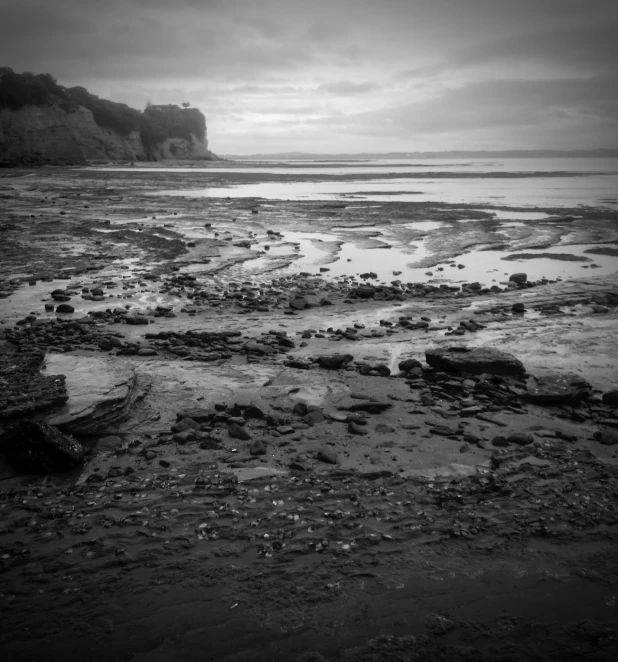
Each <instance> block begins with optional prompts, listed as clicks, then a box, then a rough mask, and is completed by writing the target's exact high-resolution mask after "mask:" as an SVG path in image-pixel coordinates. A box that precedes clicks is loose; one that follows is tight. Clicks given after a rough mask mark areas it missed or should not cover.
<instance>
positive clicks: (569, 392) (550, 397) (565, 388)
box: [526, 373, 591, 405]
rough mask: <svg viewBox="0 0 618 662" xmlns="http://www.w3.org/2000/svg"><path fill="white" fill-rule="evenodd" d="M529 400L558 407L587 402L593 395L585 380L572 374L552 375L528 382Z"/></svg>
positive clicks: (534, 378) (531, 379)
mask: <svg viewBox="0 0 618 662" xmlns="http://www.w3.org/2000/svg"><path fill="white" fill-rule="evenodd" d="M527 388H528V391H527V394H526V397H527V399H528V400H529V401H530V402H532V403H534V404H537V405H556V404H563V403H575V402H579V401H580V400H585V399H586V398H588V397H589V396H590V394H591V388H590V385H589V384H588V383H587V382H586V380H585V379H583V378H582V377H579V376H578V375H573V374H570V373H550V374H547V375H542V376H540V377H530V379H528V382H527Z"/></svg>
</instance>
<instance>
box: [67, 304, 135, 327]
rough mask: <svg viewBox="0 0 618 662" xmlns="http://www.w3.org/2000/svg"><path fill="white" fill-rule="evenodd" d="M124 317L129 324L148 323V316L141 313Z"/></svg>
mask: <svg viewBox="0 0 618 662" xmlns="http://www.w3.org/2000/svg"><path fill="white" fill-rule="evenodd" d="M59 307H60V306H58V308H59ZM56 310H57V309H56ZM124 319H125V322H126V323H127V324H148V318H147V317H142V316H140V315H135V316H133V315H127V316H126V317H125V318H124Z"/></svg>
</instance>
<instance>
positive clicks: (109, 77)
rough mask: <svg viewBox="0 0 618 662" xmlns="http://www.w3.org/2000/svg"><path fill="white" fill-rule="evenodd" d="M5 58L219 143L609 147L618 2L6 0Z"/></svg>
mask: <svg viewBox="0 0 618 662" xmlns="http://www.w3.org/2000/svg"><path fill="white" fill-rule="evenodd" d="M0 17H1V19H0V66H9V67H12V68H13V69H14V70H15V71H16V72H19V73H21V72H22V71H33V72H35V73H43V72H45V73H51V74H52V75H53V76H54V77H55V78H56V79H57V80H58V82H59V83H60V84H62V85H65V86H67V87H69V86H73V85H81V86H83V87H86V88H87V89H88V90H89V91H90V92H92V93H93V94H97V95H98V96H100V97H103V98H107V99H111V100H113V101H119V102H122V103H126V104H128V105H130V106H132V107H134V108H139V109H143V108H144V107H145V105H146V103H147V102H148V101H150V102H152V103H155V104H159V103H161V104H166V103H177V104H180V103H182V102H189V103H191V105H192V106H194V107H197V108H199V109H200V110H201V111H202V112H203V113H204V114H205V115H206V118H207V126H208V139H209V147H210V149H211V150H212V151H214V152H215V153H217V154H220V155H225V154H241V155H242V154H244V155H246V154H252V153H276V152H293V151H302V152H314V153H337V152H347V153H354V152H391V151H398V152H405V151H434V150H435V151H440V150H452V149H475V150H477V149H487V150H499V149H591V148H597V147H618V39H617V38H616V35H617V34H618V1H617V0H304V1H301V0H166V1H163V0H0Z"/></svg>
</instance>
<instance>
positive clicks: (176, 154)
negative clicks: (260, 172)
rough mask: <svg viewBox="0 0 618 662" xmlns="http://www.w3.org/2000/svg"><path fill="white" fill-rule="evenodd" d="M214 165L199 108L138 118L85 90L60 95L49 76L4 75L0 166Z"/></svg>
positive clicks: (0, 80)
mask: <svg viewBox="0 0 618 662" xmlns="http://www.w3.org/2000/svg"><path fill="white" fill-rule="evenodd" d="M50 81H52V82H50ZM43 85H45V87H43ZM39 88H40V90H39ZM216 158H217V157H216V156H215V155H214V154H213V153H212V152H210V151H209V150H208V141H207V137H206V118H205V117H204V115H203V114H202V113H201V112H200V111H199V110H197V109H196V108H188V107H184V108H181V107H179V106H175V105H167V106H149V107H148V108H146V110H145V111H143V112H140V111H137V110H135V109H132V108H129V107H128V106H126V105H124V104H119V103H114V102H111V101H107V100H105V99H99V98H98V97H96V96H94V95H92V94H90V93H89V92H88V91H87V90H85V89H84V88H79V87H76V88H70V89H67V88H63V87H61V86H59V85H57V84H56V83H55V81H54V80H53V78H51V77H49V76H48V75H46V74H43V75H40V76H34V75H33V74H22V75H20V74H15V73H14V72H12V71H11V70H9V69H8V68H3V69H2V68H0V165H5V166H12V165H38V164H45V163H53V164H84V163H86V162H88V161H95V162H96V161H99V162H100V161H153V160H154V161H156V160H160V159H207V160H214V159H216Z"/></svg>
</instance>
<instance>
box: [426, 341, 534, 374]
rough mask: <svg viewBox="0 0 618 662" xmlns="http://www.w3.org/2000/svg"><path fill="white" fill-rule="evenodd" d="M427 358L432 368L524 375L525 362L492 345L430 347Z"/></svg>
mask: <svg viewBox="0 0 618 662" xmlns="http://www.w3.org/2000/svg"><path fill="white" fill-rule="evenodd" d="M425 360H426V361H427V363H428V364H429V365H430V366H431V367H432V368H439V369H441V370H447V371H450V372H467V373H471V374H475V375H480V374H483V373H487V374H490V375H515V376H519V375H523V374H524V373H525V372H526V369H525V368H524V364H523V363H522V362H521V361H520V360H519V359H517V358H515V357H514V356H513V355H512V354H508V353H507V352H501V351H500V350H498V349H492V348H490V347H474V348H470V347H447V348H439V349H428V350H427V351H426V352H425Z"/></svg>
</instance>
